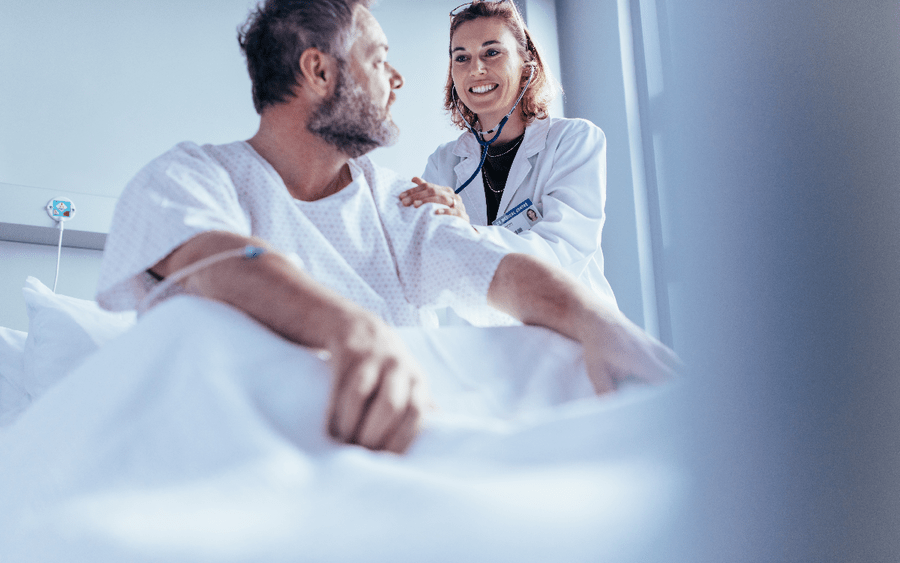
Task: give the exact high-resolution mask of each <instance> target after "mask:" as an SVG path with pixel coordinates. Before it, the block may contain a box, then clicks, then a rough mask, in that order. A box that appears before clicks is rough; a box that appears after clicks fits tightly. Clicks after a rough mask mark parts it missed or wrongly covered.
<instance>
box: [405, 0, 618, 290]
mask: <svg viewBox="0 0 900 563" xmlns="http://www.w3.org/2000/svg"><path fill="white" fill-rule="evenodd" d="M451 16H452V20H451V23H450V70H449V73H448V77H447V86H446V96H445V108H446V109H447V110H449V111H450V112H451V113H450V115H451V119H452V120H453V122H454V124H456V125H458V126H459V127H460V128H461V129H464V130H465V132H464V133H463V134H462V135H461V136H460V137H459V138H458V139H457V140H456V141H453V142H450V143H446V144H444V145H441V146H440V147H438V149H437V150H436V151H435V152H434V154H432V155H431V157H430V158H429V159H428V165H427V167H426V168H425V173H424V174H423V175H422V178H413V182H414V183H416V184H417V185H416V187H414V188H411V189H409V190H407V191H405V192H404V193H402V194H401V195H400V201H401V203H402V204H403V205H407V206H408V205H414V206H416V207H418V206H420V205H422V204H424V203H429V202H431V203H440V204H444V205H445V206H446V207H443V206H442V207H441V208H439V209H438V210H437V211H436V213H439V214H448V215H456V216H458V217H461V218H462V219H465V220H467V221H470V222H471V223H472V225H473V226H474V227H475V228H476V230H478V231H479V232H481V233H484V234H485V235H486V236H487V237H488V238H489V239H490V240H492V241H494V242H497V243H498V244H501V245H503V246H505V247H507V248H510V249H512V251H514V252H522V253H526V254H531V255H533V256H536V257H539V258H542V259H544V260H546V261H547V262H549V263H551V264H554V265H558V266H561V267H562V268H564V269H566V270H568V271H569V272H570V273H571V274H573V275H574V276H575V277H577V278H578V279H580V280H581V281H582V282H583V283H584V284H585V285H587V286H588V287H590V288H591V289H593V290H594V292H595V293H596V294H597V295H598V296H599V297H605V298H607V299H608V300H609V301H610V302H611V303H613V304H614V303H615V297H614V296H613V292H612V289H611V288H610V286H609V282H608V281H607V280H606V277H605V276H604V275H603V253H602V251H601V249H600V231H601V230H602V228H603V221H604V218H605V215H604V211H603V206H604V203H605V199H606V137H605V136H604V134H603V131H601V130H600V129H599V128H598V127H596V126H595V125H594V124H592V123H591V122H589V121H586V120H583V119H563V118H552V117H550V116H549V115H548V113H547V112H548V106H549V102H550V100H551V99H552V98H553V95H554V93H555V92H554V86H553V83H552V79H551V78H550V76H549V74H548V72H547V70H546V68H545V67H544V63H543V61H542V60H541V56H540V54H539V52H538V49H537V48H536V47H535V45H534V43H533V42H532V40H531V36H530V34H529V33H528V29H527V28H526V27H525V23H524V22H523V21H522V17H521V16H520V15H519V13H518V10H516V7H515V4H513V3H512V2H510V1H508V0H504V1H501V2H496V1H494V2H482V1H476V2H472V3H469V4H465V5H463V6H460V7H459V8H457V9H456V10H454V12H453V13H451ZM450 186H452V188H451V187H450ZM454 192H455V193H454Z"/></svg>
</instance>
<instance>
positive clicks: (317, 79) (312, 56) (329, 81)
mask: <svg viewBox="0 0 900 563" xmlns="http://www.w3.org/2000/svg"><path fill="white" fill-rule="evenodd" d="M300 74H302V75H303V81H302V83H301V84H302V85H303V86H304V87H307V88H309V89H310V90H311V91H313V92H314V93H316V94H317V95H318V96H320V97H323V98H324V97H328V96H329V95H330V93H331V90H332V89H333V88H334V85H333V82H334V81H335V77H336V76H337V64H336V61H335V60H334V58H333V57H331V56H329V55H327V54H325V53H323V52H322V51H320V50H318V49H316V48H314V47H310V48H309V49H307V50H305V51H303V53H301V54H300Z"/></svg>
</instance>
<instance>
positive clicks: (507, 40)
mask: <svg viewBox="0 0 900 563" xmlns="http://www.w3.org/2000/svg"><path fill="white" fill-rule="evenodd" d="M524 64H525V61H524V60H523V59H522V56H521V55H520V54H519V48H518V44H517V42H516V39H515V36H513V34H512V32H511V31H510V30H509V28H508V27H506V24H505V23H504V22H503V20H501V19H499V18H478V19H476V20H472V21H469V22H466V23H464V24H462V25H461V26H459V28H458V29H457V30H456V33H454V34H453V38H452V40H451V42H450V69H451V71H450V72H451V76H452V77H453V84H454V85H455V86H456V92H457V95H458V96H459V99H460V100H461V101H462V103H464V104H465V105H466V107H468V108H469V109H470V110H472V111H473V112H475V113H476V114H478V120H479V121H480V122H481V125H482V127H492V126H493V125H496V123H497V122H499V121H500V120H501V119H502V118H503V116H504V115H506V113H507V112H509V110H510V108H512V106H513V104H514V103H515V102H516V98H518V96H519V92H520V84H521V79H522V73H523V68H524Z"/></svg>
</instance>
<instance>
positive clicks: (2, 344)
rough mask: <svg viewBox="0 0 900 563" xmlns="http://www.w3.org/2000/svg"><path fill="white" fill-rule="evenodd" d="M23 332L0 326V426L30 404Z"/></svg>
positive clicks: (6, 423) (10, 420) (8, 422)
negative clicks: (26, 386)
mask: <svg viewBox="0 0 900 563" xmlns="http://www.w3.org/2000/svg"><path fill="white" fill-rule="evenodd" d="M25 337H26V335H25V333H24V332H22V331H21V330H14V329H11V328H4V327H0V427H3V426H6V425H8V424H10V423H11V422H12V421H14V420H15V419H16V416H17V415H18V414H19V413H20V412H22V411H23V410H25V409H26V408H27V407H28V405H30V404H31V397H29V396H28V393H26V392H25V389H24V388H23V387H22V381H23V380H24V379H25Z"/></svg>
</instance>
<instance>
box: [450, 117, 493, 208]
mask: <svg viewBox="0 0 900 563" xmlns="http://www.w3.org/2000/svg"><path fill="white" fill-rule="evenodd" d="M453 154H454V155H456V156H459V157H462V160H461V161H460V162H459V164H457V165H456V166H455V167H454V168H453V171H454V172H456V186H455V187H456V188H458V187H459V186H461V185H463V183H464V182H465V181H466V180H468V179H469V177H470V176H471V175H472V173H473V172H475V169H476V168H478V163H479V162H480V161H481V145H479V144H478V142H477V141H476V140H475V138H474V137H473V136H472V133H470V132H466V133H464V134H463V135H462V136H460V138H459V139H457V141H456V145H455V146H454V147H453ZM459 195H460V197H461V198H462V200H463V205H465V206H466V213H468V215H469V217H470V218H471V219H472V221H474V222H476V223H477V224H480V225H485V224H487V203H485V201H484V184H483V183H482V181H481V175H480V174H479V175H478V176H476V177H475V179H474V180H472V183H471V184H469V185H468V186H466V189H464V190H463V191H462V192H461V193H460V194H459Z"/></svg>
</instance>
